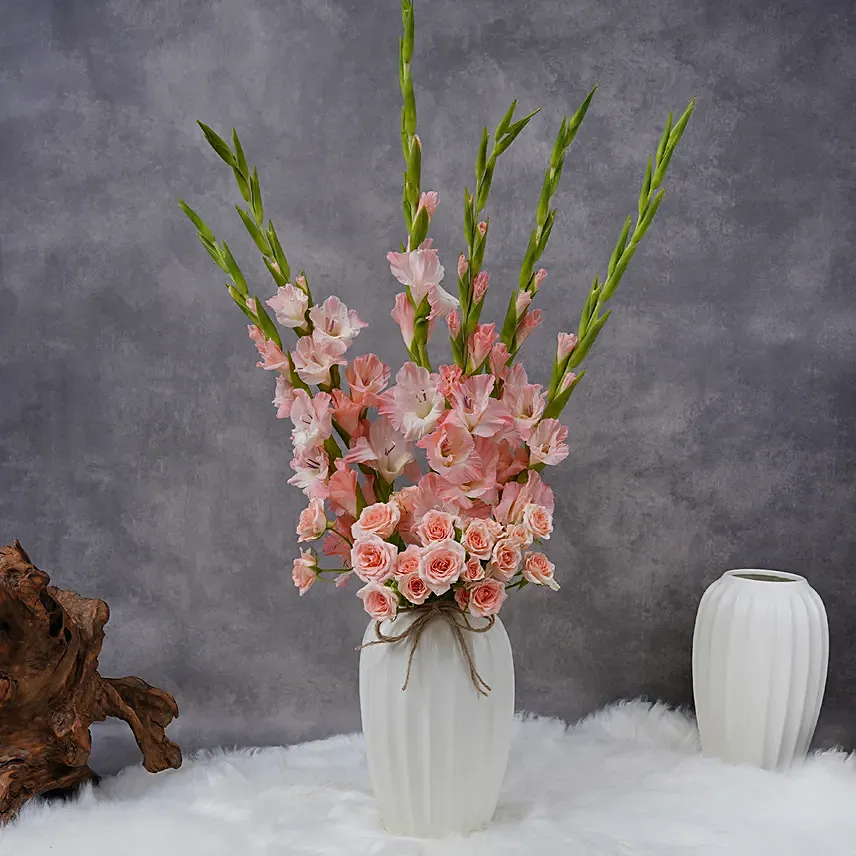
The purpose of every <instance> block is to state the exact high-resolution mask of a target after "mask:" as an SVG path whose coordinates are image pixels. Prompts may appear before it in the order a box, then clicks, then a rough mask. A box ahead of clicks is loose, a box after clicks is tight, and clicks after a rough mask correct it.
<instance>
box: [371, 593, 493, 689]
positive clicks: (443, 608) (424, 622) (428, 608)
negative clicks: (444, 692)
mask: <svg viewBox="0 0 856 856" xmlns="http://www.w3.org/2000/svg"><path fill="white" fill-rule="evenodd" d="M410 611H411V612H418V613H419V615H418V616H417V617H416V618H415V619H414V620H413V622H412V623H411V624H410V626H409V627H408V628H407V629H406V630H403V631H402V632H401V633H398V634H396V635H394V636H387V635H386V634H385V633H383V631H382V630H381V629H380V625H381V622H380V621H376V622H375V635H376V636H377V639H375V640H373V641H371V642H365V643H364V644H362V645H360V646H359V647H358V648H357V649H356V650H357V651H362V650H363V648H369V647H371V646H372V645H389V644H394V643H396V642H404V641H405V640H406V639H411V640H412V642H411V645H410V656H408V658H407V673H406V674H405V676H404V684H402V687H401V689H402V690H406V689H407V685H408V683H410V670H411V668H412V666H413V655H414V654H415V653H416V649H417V648H418V647H419V641H420V640H421V639H422V634H423V633H424V632H425V628H426V627H427V626H428V625H429V624H430V623H431V622H432V621H433V620H434V619H435V618H442V619H443V620H444V621H445V622H446V623H447V624H448V625H449V627H451V628H452V633H453V634H454V636H455V638H456V639H457V640H458V646H459V647H460V649H461V654H462V655H463V657H464V660H466V663H467V666H468V667H469V670H470V680H471V681H472V682H473V686H474V687H475V689H476V692H477V693H479V694H481V695H483V696H487V694H488V693H489V692H490V691H491V689H490V686H489V685H488V683H487V681H485V680H484V678H482V676H481V675H480V674H479V673H478V669H476V664H475V662H474V661H473V655H472V653H471V652H470V649H469V646H468V645H467V640H466V638H465V637H464V631H465V630H466V631H467V632H469V633H487V631H488V630H490V629H491V627H493V625H494V622H495V621H496V617H495V616H493V615H491V616H489V617H488V622H487V624H486V625H485V626H484V627H473V625H472V624H470V621H469V618H468V617H467V614H466V613H465V612H462V611H461V609H460V607H459V606H457V604H454V603H452V602H451V601H446V600H441V601H434V603H427V604H425V605H424V606H417V607H415V608H414V609H412V610H410Z"/></svg>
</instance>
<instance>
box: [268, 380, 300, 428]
mask: <svg viewBox="0 0 856 856" xmlns="http://www.w3.org/2000/svg"><path fill="white" fill-rule="evenodd" d="M293 403H294V387H293V386H292V385H291V384H290V383H289V382H288V379H287V378H285V377H283V375H277V376H276V391H275V392H274V395H273V401H272V402H271V404H273V406H274V407H276V418H277V419H288V417H289V416H291V405H292V404H293Z"/></svg>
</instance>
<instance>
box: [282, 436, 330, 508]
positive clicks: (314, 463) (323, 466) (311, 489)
mask: <svg viewBox="0 0 856 856" xmlns="http://www.w3.org/2000/svg"><path fill="white" fill-rule="evenodd" d="M329 467H330V461H329V458H328V457H327V453H326V452H325V451H324V449H323V448H322V447H321V446H306V447H303V448H302V449H300V450H299V451H298V452H297V453H296V454H295V456H294V457H293V458H292V460H291V468H292V469H293V470H294V475H293V476H292V477H291V478H290V479H289V480H288V483H289V484H293V485H295V486H296V487H299V488H300V489H301V490H302V491H303V492H304V493H305V494H306V495H307V496H308V497H313V496H320V497H325V496H326V495H327V484H326V479H327V473H328V470H329Z"/></svg>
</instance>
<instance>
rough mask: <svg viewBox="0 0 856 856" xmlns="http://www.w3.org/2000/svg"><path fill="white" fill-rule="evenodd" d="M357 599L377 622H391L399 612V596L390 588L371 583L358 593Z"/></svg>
mask: <svg viewBox="0 0 856 856" xmlns="http://www.w3.org/2000/svg"><path fill="white" fill-rule="evenodd" d="M357 597H358V598H360V600H362V602H363V609H365V611H366V612H367V613H368V614H369V615H370V616H371V617H372V618H373V619H374V620H375V621H387V620H390V621H391V620H392V619H393V618H395V614H396V612H398V595H397V594H396V593H395V592H394V591H393V590H392V589H391V588H389V587H388V586H382V585H378V583H369V584H368V585H365V586H363V587H362V588H361V589H360V590H359V591H358V592H357Z"/></svg>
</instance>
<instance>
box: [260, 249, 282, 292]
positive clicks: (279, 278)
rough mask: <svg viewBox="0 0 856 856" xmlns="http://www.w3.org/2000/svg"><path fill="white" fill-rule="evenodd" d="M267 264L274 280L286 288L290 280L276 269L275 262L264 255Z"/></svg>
mask: <svg viewBox="0 0 856 856" xmlns="http://www.w3.org/2000/svg"><path fill="white" fill-rule="evenodd" d="M264 262H265V266H266V267H267V269H268V270H269V271H270V275H271V276H272V277H273V281H274V282H275V283H276V284H277V285H278V286H279V287H280V288H285V286H286V285H287V284H288V280H287V279H286V278H285V277H284V276H283V275H282V274H281V273H280V272H279V271H278V270H277V269H276V266H275V264H274V263H273V262H272V261H271V260H270V259H269V258H268V257H267V256H265V257H264Z"/></svg>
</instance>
